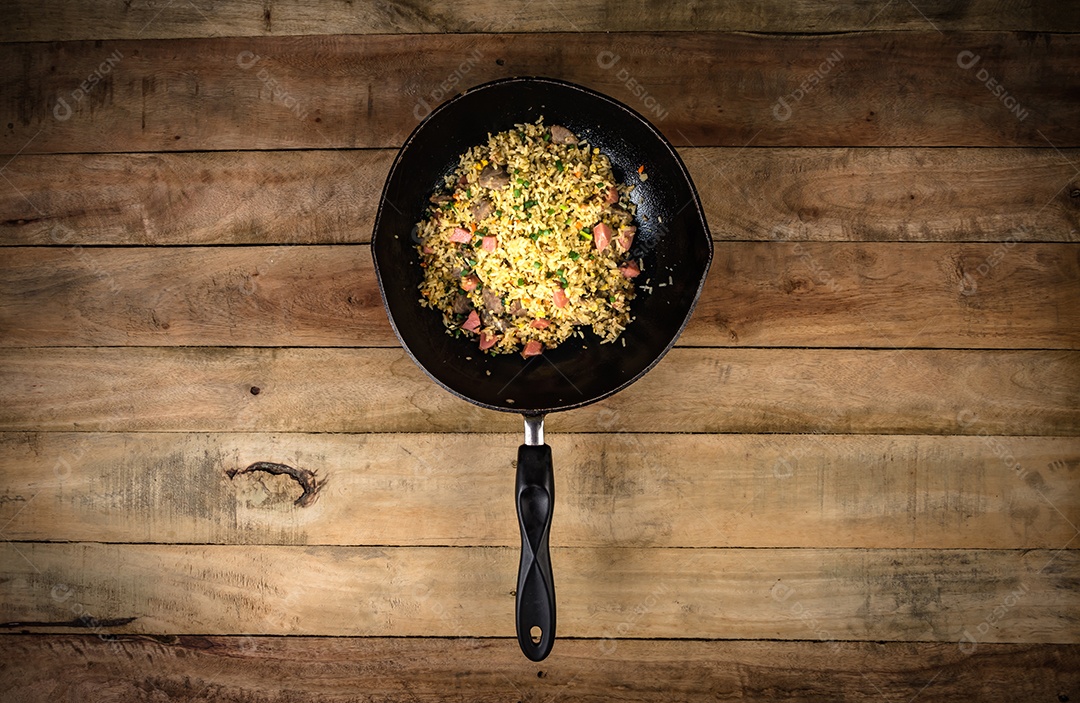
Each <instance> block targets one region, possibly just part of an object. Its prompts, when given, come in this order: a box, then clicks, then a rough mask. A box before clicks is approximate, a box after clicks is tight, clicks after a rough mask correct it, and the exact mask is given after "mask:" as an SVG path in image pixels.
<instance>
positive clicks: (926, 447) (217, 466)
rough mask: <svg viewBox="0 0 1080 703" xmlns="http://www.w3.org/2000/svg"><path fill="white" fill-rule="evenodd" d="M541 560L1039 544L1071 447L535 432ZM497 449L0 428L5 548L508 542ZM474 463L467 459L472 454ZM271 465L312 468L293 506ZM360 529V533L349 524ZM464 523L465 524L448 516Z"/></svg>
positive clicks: (1069, 501) (496, 445)
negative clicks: (249, 470) (542, 494)
mask: <svg viewBox="0 0 1080 703" xmlns="http://www.w3.org/2000/svg"><path fill="white" fill-rule="evenodd" d="M548 441H549V442H550V444H551V446H552V449H553V452H554V460H555V472H556V483H557V484H558V500H557V506H556V511H555V525H554V528H553V529H552V533H551V540H552V544H553V545H556V546H569V547H587V546H596V545H610V546H613V547H615V546H635V547H727V546H739V547H872V548H886V547H888V548H903V547H909V548H950V549H951V548H957V549H959V548H966V549H1019V548H1030V549H1033V548H1055V547H1059V546H1061V545H1062V544H1065V543H1067V542H1068V541H1069V539H1070V538H1071V537H1072V536H1073V535H1075V534H1076V528H1075V527H1074V525H1077V524H1080V471H1077V467H1078V466H1080V439H1077V438H1072V437H1067V438H1066V437H1057V438H1049V437H990V436H987V437H912V436H875V435H870V436H854V435H828V436H820V435H648V434H645V435H631V434H610V435H605V434H576V435H567V434H553V435H551V436H550V437H549V440H548ZM520 443H521V437H519V436H518V435H517V434H509V435H445V436H443V435H430V434H424V435H402V434H375V435H359V436H358V435H332V434H318V435H303V434H292V433H290V434H280V435H268V434H209V435H206V434H199V435H190V434H181V433H163V434H157V433H136V434H124V433H107V434H94V433H72V434H68V433H25V434H24V433H0V485H3V486H4V489H3V493H2V495H3V499H2V501H3V502H2V503H0V524H2V525H5V526H4V528H3V534H4V537H5V538H6V539H12V540H21V541H91V542H164V543H177V542H180V543H192V544H195V543H199V544H202V543H213V544H271V543H276V544H289V545H406V546H418V545H452V546H515V545H516V544H518V542H519V536H518V528H517V520H516V516H515V514H514V505H513V499H512V495H511V493H512V486H511V484H512V476H513V472H514V468H513V466H512V461H513V458H514V456H515V455H516V451H515V450H516V448H517V445H518V444H520ZM481 449H482V450H481ZM256 461H272V462H279V463H284V464H286V465H289V466H292V467H295V468H299V469H302V470H308V471H314V472H315V473H316V476H317V480H319V481H320V482H325V487H324V488H323V489H322V490H321V491H320V492H319V493H318V497H317V501H316V502H315V503H314V504H312V505H310V506H308V507H298V506H297V505H295V501H296V499H297V497H298V496H299V495H300V494H301V489H300V488H299V486H298V485H297V483H296V481H294V480H293V479H290V478H288V477H286V476H269V475H267V474H246V475H241V476H236V477H235V478H233V479H232V480H229V479H227V478H226V476H227V473H228V472H229V471H234V470H236V469H242V468H244V467H246V466H248V465H249V464H252V463H254V462H256ZM359 515H362V516H363V518H362V519H356V516H359ZM462 516H468V519H462Z"/></svg>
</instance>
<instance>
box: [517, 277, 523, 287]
mask: <svg viewBox="0 0 1080 703" xmlns="http://www.w3.org/2000/svg"><path fill="white" fill-rule="evenodd" d="M517 284H518V285H519V286H523V285H525V279H524V278H519V279H518V280H517Z"/></svg>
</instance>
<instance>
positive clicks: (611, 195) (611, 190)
mask: <svg viewBox="0 0 1080 703" xmlns="http://www.w3.org/2000/svg"><path fill="white" fill-rule="evenodd" d="M617 202H619V190H618V189H617V188H616V187H615V186H608V189H607V194H605V195H604V204H605V205H614V204H615V203H617Z"/></svg>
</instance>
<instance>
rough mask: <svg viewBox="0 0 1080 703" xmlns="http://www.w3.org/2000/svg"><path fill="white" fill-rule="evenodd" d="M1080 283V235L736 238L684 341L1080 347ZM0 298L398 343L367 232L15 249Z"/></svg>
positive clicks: (89, 341)
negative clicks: (364, 238)
mask: <svg viewBox="0 0 1080 703" xmlns="http://www.w3.org/2000/svg"><path fill="white" fill-rule="evenodd" d="M1078 298H1080V244H1017V243H1015V242H1006V243H1000V244H965V245H953V244H896V243H887V244H886V243H868V244H845V245H840V244H825V243H805V242H744V243H733V242H731V243H725V244H723V245H718V246H717V247H716V252H715V255H714V259H713V268H712V271H711V274H710V276H709V278H708V281H707V283H706V286H705V290H704V292H703V294H702V298H701V301H700V303H699V305H698V308H697V310H696V311H695V314H694V317H693V318H692V320H691V323H690V325H689V326H688V328H687V329H686V330H685V332H684V334H683V336H682V337H681V338H680V343H681V344H682V345H685V346H797V347H801V346H807V347H808V346H817V347H884V348H894V347H903V346H919V347H950V348H963V347H967V348H1005V349H1009V348H1065V349H1076V348H1078V347H1080V306H1078V305H1076V300H1077V299H1078ZM0 300H2V301H3V302H0V346H9V347H30V346H72V345H118V346H146V345H162V346H167V345H184V346H211V345H221V346H271V347H274V346H365V347H366V346H373V347H397V346H398V341H397V338H396V337H395V336H394V334H393V332H392V331H391V329H390V325H389V323H388V321H387V318H386V313H385V311H384V309H383V304H382V299H381V297H380V296H379V292H378V285H377V283H376V280H375V272H374V267H373V265H372V262H371V252H370V250H369V248H368V247H367V246H366V245H364V246H354V247H340V246H336V247H335V246H325V247H310V246H304V247H285V246H279V247H235V248H234V247H227V248H209V249H208V248H177V247H168V248H158V247H152V248H137V249H129V248H105V249H93V250H91V249H84V248H64V249H56V248H50V249H47V250H42V249H40V248H30V247H28V248H15V249H7V250H5V259H4V261H2V262H0ZM928 310H930V311H933V314H932V315H927V311H928ZM432 314H434V313H432Z"/></svg>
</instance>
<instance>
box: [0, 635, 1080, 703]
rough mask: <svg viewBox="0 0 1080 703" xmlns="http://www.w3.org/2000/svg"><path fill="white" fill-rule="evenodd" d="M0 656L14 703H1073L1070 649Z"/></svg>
mask: <svg viewBox="0 0 1080 703" xmlns="http://www.w3.org/2000/svg"><path fill="white" fill-rule="evenodd" d="M0 653H2V654H3V656H0V673H2V674H3V675H4V679H5V682H6V683H5V692H4V693H0V696H4V695H7V696H8V697H7V698H5V700H12V701H15V700H17V701H20V703H38V702H46V701H47V702H49V703H52V701H57V700H88V699H91V698H92V699H94V700H96V701H102V702H112V701H124V702H126V701H134V700H140V701H141V700H146V699H147V698H148V696H149V695H159V696H167V697H168V700H174V701H193V700H205V699H206V698H207V697H212V698H213V700H215V701H222V702H223V703H272V702H273V703H280V702H281V701H283V700H287V701H289V703H315V702H316V701H318V702H319V703H346V702H350V703H351V702H353V701H356V700H357V692H358V691H363V692H364V693H365V694H366V695H367V696H369V697H370V698H371V699H373V700H380V701H391V702H397V701H402V702H404V701H409V702H410V703H413V702H415V701H444V700H447V699H448V698H451V697H455V698H462V699H467V700H470V701H478V702H482V703H489V702H490V703H495V702H498V703H504V702H505V701H506V700H508V698H507V692H508V691H513V692H514V694H515V696H517V697H518V698H520V699H521V700H527V701H544V700H555V699H558V700H560V701H581V702H582V703H586V702H587V703H598V702H599V701H608V700H611V698H612V696H613V695H615V694H616V692H617V694H618V697H619V699H620V700H625V701H639V702H645V701H663V702H665V703H666V702H667V701H671V700H672V697H673V696H674V695H678V699H679V700H680V701H693V702H695V703H697V702H700V703H713V702H714V701H717V700H724V701H746V702H747V703H749V702H756V703H764V702H766V701H793V702H794V701H801V702H803V703H805V702H808V701H814V702H824V701H838V700H852V701H854V700H864V701H870V700H880V699H884V700H893V701H909V700H919V701H937V702H942V703H943V702H946V701H965V702H966V701H972V700H1011V701H1061V700H1066V699H1070V698H1071V699H1073V700H1075V698H1076V696H1077V695H1080V674H1078V673H1077V672H1080V648H1078V647H1076V646H1075V645H1042V646H1037V647H1032V646H1029V645H1015V644H981V645H979V646H978V647H977V648H976V649H975V650H974V651H973V652H971V653H970V654H965V653H964V652H961V651H960V650H959V648H958V647H957V646H956V645H954V644H934V643H910V644H909V643H888V642H854V643H851V642H739V641H711V642H709V641H705V642H701V641H679V640H652V641H640V640H622V641H619V642H614V641H609V640H566V639H563V640H559V641H558V642H557V643H556V645H555V651H554V653H553V655H552V657H551V658H550V659H548V660H546V661H545V662H543V663H542V664H538V665H530V664H527V663H526V662H525V660H523V659H522V658H521V656H520V653H519V652H518V651H517V644H516V641H514V640H509V639H450V640H441V639H397V638H394V639H384V638H308V637H284V638H283V637H200V636H195V637H190V636H181V637H167V638H165V637H162V638H153V639H151V638H140V637H133V636H123V637H120V638H118V639H117V640H115V641H102V640H101V639H99V638H97V637H93V636H90V635H50V636H32V635H6V636H0ZM298 663H302V665H299V666H298V665H297V664H298ZM286 672H287V673H286ZM286 677H287V678H286ZM286 687H287V691H283V689H284V688H286ZM283 696H287V697H284V698H283ZM515 700H516V698H515Z"/></svg>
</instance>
